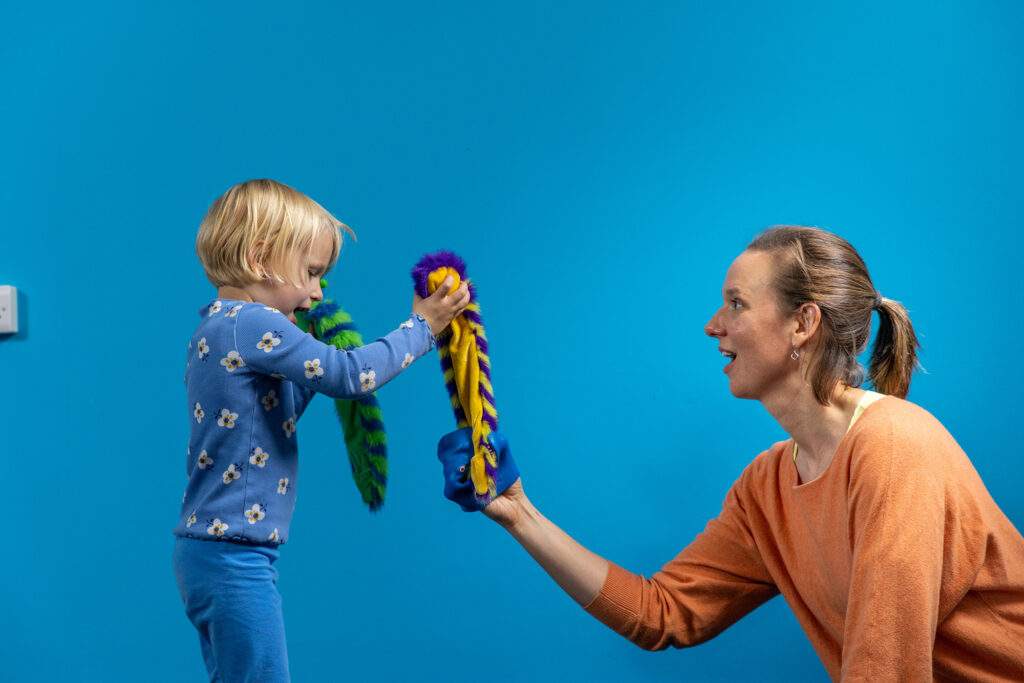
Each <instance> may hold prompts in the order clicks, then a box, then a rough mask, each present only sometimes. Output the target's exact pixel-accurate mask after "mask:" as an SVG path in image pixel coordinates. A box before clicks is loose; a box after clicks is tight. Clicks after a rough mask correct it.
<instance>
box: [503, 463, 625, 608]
mask: <svg viewBox="0 0 1024 683" xmlns="http://www.w3.org/2000/svg"><path fill="white" fill-rule="evenodd" d="M484 514H486V515H487V516H488V517H490V518H491V519H493V520H494V521H496V522H498V523H499V524H501V525H502V526H503V527H505V529H506V530H507V531H508V532H509V533H510V534H511V535H512V537H513V538H515V539H516V540H517V541H518V542H519V545H521V546H523V548H524V549H525V550H526V552H528V553H530V556H531V557H533V559H535V560H536V561H537V564H539V565H540V566H541V567H543V569H544V571H546V572H547V573H548V575H549V576H551V578H552V579H554V580H555V583H557V584H558V585H559V586H561V587H562V590H564V591H565V592H566V593H568V594H569V596H570V597H571V598H572V599H573V600H575V601H576V602H578V603H579V604H580V605H581V606H583V607H586V606H587V605H589V604H590V603H591V602H593V601H594V598H596V597H597V594H598V593H600V592H601V587H602V586H603V585H604V581H605V578H606V577H607V575H608V561H607V560H606V559H604V558H603V557H600V556H599V555H595V554H594V553H592V552H590V551H589V550H587V549H586V548H584V547H583V546H582V545H580V544H579V543H577V542H576V540H575V539H573V538H572V537H571V536H569V534H567V533H565V532H564V531H562V530H561V529H560V528H559V527H557V526H556V525H555V524H553V523H552V522H551V521H550V520H549V519H548V518H547V517H545V516H544V515H542V514H541V513H540V510H538V509H537V508H536V507H534V505H533V503H531V502H530V499H529V498H527V497H526V494H525V493H524V492H523V485H522V482H521V481H516V483H514V484H512V486H511V487H509V489H508V490H507V491H506V492H505V493H504V494H502V495H501V496H499V497H498V498H497V499H495V500H494V501H492V502H491V504H490V505H488V506H487V507H486V508H484Z"/></svg>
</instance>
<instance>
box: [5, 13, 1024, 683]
mask: <svg viewBox="0 0 1024 683" xmlns="http://www.w3.org/2000/svg"><path fill="white" fill-rule="evenodd" d="M428 4H436V3H428ZM619 4H620V3H615V4H612V3H607V4H602V3H594V2H570V3H557V5H558V7H557V8H553V7H551V6H550V5H551V3H523V2H521V3H514V4H511V5H508V6H507V8H505V9H494V8H488V5H489V3H482V4H481V3H463V4H462V6H460V7H450V8H437V7H430V8H427V7H426V5H424V3H404V4H396V3H388V4H385V3H359V4H347V5H345V6H339V4H338V3H326V2H321V3H309V4H305V5H297V6H294V7H290V8H288V9H285V4H282V3H187V2H186V3H124V4H121V5H111V4H109V3H98V4H97V3H89V4H86V5H84V6H83V5H82V4H81V3H74V4H72V3H67V4H66V6H65V7H63V8H61V7H54V6H49V5H33V4H32V3H18V4H13V3H11V4H9V6H8V7H6V8H5V9H4V12H3V14H4V20H3V22H2V24H0V76H2V85H3V96H2V98H0V130H2V133H0V136H2V149H3V157H2V158H3V164H2V169H3V170H2V173H3V180H2V182H0V201H2V207H3V214H2V218H0V234H2V239H0V284H12V285H15V286H17V287H18V288H19V289H20V290H21V292H22V299H21V305H22V308H23V311H22V313H23V315H22V325H23V330H22V332H21V333H20V334H18V335H17V336H15V337H9V338H3V339H0V368H2V370H3V380H2V382H3V384H2V386H3V387H4V388H5V391H4V392H3V395H2V397H0V447H2V451H3V452H2V455H0V480H2V481H3V492H4V493H3V501H4V506H5V514H4V515H3V518H4V529H3V531H4V536H5V540H6V542H5V544H4V546H5V552H4V554H3V555H4V558H5V560H4V561H3V562H2V563H0V602H2V603H3V605H4V607H3V614H4V616H3V618H2V619H0V630H2V631H3V633H2V638H0V653H3V654H4V655H6V656H4V657H3V660H4V662H5V664H4V666H5V667H6V670H5V672H4V678H6V679H7V680H15V681H28V680H33V681H49V680H68V679H70V678H72V677H74V678H75V679H77V680H96V681H137V680H147V681H194V680H201V679H202V676H203V669H202V665H201V661H200V657H199V651H198V647H197V643H196V641H195V636H194V634H193V632H192V630H191V627H190V626H189V624H188V623H187V621H186V620H185V617H184V616H183V613H182V610H181V607H180V602H179V598H178V596H177V593H176V589H175V586H174V581H173V577H172V574H171V570H170V562H169V556H170V550H171V545H172V539H171V536H170V529H171V526H172V525H173V523H174V520H175V516H176V514H177V510H178V503H179V501H180V495H181V490H182V487H183V484H184V450H185V439H186V429H187V424H188V423H187V415H186V412H185V408H184V406H183V393H182V386H181V373H182V370H183V368H182V358H183V352H184V346H185V344H186V342H187V340H188V338H189V335H190V333H191V331H192V329H193V328H194V326H195V324H196V322H197V320H198V318H197V315H196V311H197V309H198V308H199V307H200V306H201V305H202V304H204V303H205V302H206V301H208V300H209V299H210V298H211V294H212V289H211V287H210V286H209V285H208V284H207V283H206V282H205V280H204V278H203V274H202V270H201V269H200V267H199V265H198V263H197V261H196V258H195V256H194V253H193V239H194V234H195V231H196V228H197V226H198V223H199V220H200V218H201V217H202V214H203V212H204V211H205V209H206V207H207V206H208V204H209V202H210V201H211V200H212V199H213V198H214V197H215V196H216V195H218V194H219V193H220V192H222V191H223V190H224V189H225V188H226V187H227V186H228V185H230V184H232V183H234V182H236V181H239V180H242V179H245V178H251V177H257V176H270V177H274V178H277V179H280V180H282V181H285V182H287V183H290V184H292V185H294V186H295V187H297V188H299V189H301V190H303V191H305V192H307V193H308V194H310V195H311V196H313V197H314V198H315V199H317V200H318V201H320V202H321V203H323V204H324V205H325V206H326V207H328V208H329V209H331V210H332V211H334V212H335V213H336V214H337V215H338V217H339V218H341V219H342V220H344V221H346V222H348V223H350V224H351V225H352V226H354V227H355V228H356V230H357V231H358V233H359V242H358V244H355V245H350V246H348V247H347V248H346V251H345V253H344V254H343V255H342V258H341V260H340V262H339V265H338V267H337V268H336V270H335V272H334V273H333V274H332V276H331V282H332V284H331V287H332V289H333V291H334V292H335V293H336V295H337V296H338V297H339V298H340V299H341V300H342V301H343V302H344V304H345V305H346V307H348V308H349V309H350V310H351V311H352V313H353V315H354V316H355V317H356V320H357V321H358V322H359V323H360V326H361V328H362V330H363V331H364V333H365V334H366V335H368V336H374V335H377V334H381V333H383V332H385V331H387V330H389V329H391V327H392V326H393V325H395V324H396V323H397V322H399V321H400V320H401V319H402V318H403V316H405V315H406V313H407V312H408V310H409V299H410V286H409V280H408V275H407V272H408V269H409V267H410V266H411V265H412V264H413V263H414V262H415V260H416V259H417V258H418V257H419V255H420V254H422V253H423V252H425V251H428V250H433V249H436V248H440V247H447V248H452V249H455V250H457V251H459V252H461V253H462V254H463V255H464V256H465V257H466V259H467V260H468V262H469V263H470V266H471V271H472V274H473V275H474V276H475V279H476V282H477V284H478V286H479V290H480V293H481V297H482V302H483V306H484V315H485V320H486V322H487V324H488V331H489V334H490V337H491V342H492V351H493V354H492V359H493V364H494V378H495V388H496V394H497V400H498V406H499V408H500V410H501V418H502V425H503V430H504V431H506V432H507V433H508V435H509V436H510V438H511V440H512V444H513V448H514V450H515V452H516V454H517V456H518V460H519V461H520V465H521V467H522V469H523V470H524V473H525V481H526V487H527V490H528V492H529V493H530V494H531V497H532V498H533V499H534V501H535V502H536V504H537V505H538V506H539V507H540V508H541V509H542V510H543V511H544V512H545V513H546V514H547V515H548V516H550V517H551V518H552V519H553V520H555V521H556V522H557V523H559V524H561V525H562V526H564V528H565V529H566V530H567V531H569V532H570V533H571V534H573V535H575V536H576V537H577V538H578V539H579V540H581V541H582V542H583V543H585V544H587V545H588V546H590V547H591V548H593V549H594V550H595V551H597V552H600V553H601V554H603V555H605V556H607V557H609V558H610V559H613V560H615V561H617V562H618V563H620V564H622V565H624V566H626V567H628V568H631V569H633V570H635V571H640V572H644V573H651V572H653V571H654V570H656V569H657V568H658V567H659V566H660V565H661V563H662V562H664V561H666V560H668V559H669V558H671V557H672V556H673V555H674V554H675V553H676V552H677V551H678V550H679V549H681V548H682V547H683V546H685V545H686V544H687V543H688V542H689V541H690V540H691V539H692V538H693V536H694V535H695V534H696V533H697V532H698V531H700V530H701V529H702V528H703V526H704V524H705V522H706V520H707V519H708V518H709V517H711V516H713V515H715V514H716V513H717V510H718V508H719V506H720V504H721V501H722V498H723V497H724V494H725V491H726V489H727V488H728V486H729V485H730V484H731V483H732V481H733V480H734V479H735V477H736V476H737V475H738V474H739V472H740V471H741V469H742V468H743V466H744V464H745V463H747V462H748V461H749V460H750V459H751V458H752V457H753V456H755V455H756V454H757V453H758V452H759V451H761V450H762V449H763V448H765V447H767V446H768V445H769V444H770V443H772V442H773V441H775V440H777V439H780V438H782V434H781V432H780V430H779V428H778V426H777V425H776V424H774V423H773V422H772V421H771V419H770V418H769V417H768V416H767V414H766V413H765V412H764V411H763V409H762V408H761V407H760V406H759V405H757V404H755V403H750V402H741V401H737V400H735V399H733V398H731V397H730V395H729V393H728V389H727V385H726V379H725V377H724V376H723V375H722V374H721V365H722V361H721V359H720V358H719V356H718V355H717V354H716V352H715V346H716V345H715V343H714V342H713V341H710V340H708V339H706V338H705V337H704V336H703V334H702V325H703V324H704V322H705V321H706V320H707V319H708V317H709V316H710V315H711V314H712V312H713V311H714V310H715V308H716V307H717V306H718V305H719V301H720V299H719V288H720V286H721V282H722V279H723V277H724V274H725V270H726V268H727V266H728V264H729V262H730V261H731V259H732V258H733V257H734V256H735V255H736V254H737V253H738V252H739V251H740V250H741V249H742V247H743V245H745V244H746V242H747V241H748V240H749V239H750V238H751V237H752V236H753V235H754V234H755V233H756V232H757V231H759V230H760V229H761V228H763V227H765V226H767V225H769V224H772V223H780V222H797V223H806V224H816V225H822V226H825V227H828V228H831V229H834V230H836V231H837V232H839V233H841V234H842V235H844V236H845V237H847V238H848V239H850V240H851V241H852V242H853V243H854V244H855V245H856V246H857V247H858V248H859V249H860V250H861V252H862V253H863V255H864V257H865V259H866V260H867V262H868V264H869V266H870V268H871V271H872V274H873V276H874V278H875V281H876V284H877V286H878V288H879V289H880V290H881V291H882V293H884V294H885V295H886V296H889V297H892V298H896V299H901V300H903V301H904V302H906V304H907V305H908V306H909V308H910V310H911V312H912V315H913V319H914V322H915V324H916V326H917V328H918V330H919V331H920V334H921V337H922V341H923V344H924V353H923V362H924V365H925V366H926V367H927V370H928V372H927V374H921V375H919V376H918V377H917V378H916V380H915V383H914V386H913V390H912V393H911V398H912V399H913V400H915V401H916V402H918V403H920V404H921V405H923V406H925V407H926V408H928V409H929V410H931V411H932V412H933V413H935V414H936V415H937V416H938V417H939V418H940V419H941V420H943V421H944V422H945V424H946V425H947V426H948V427H949V428H950V430H951V431H952V432H953V433H954V434H955V435H956V436H957V438H958V439H959V440H960V442H961V443H962V444H963V445H964V447H965V448H966V450H967V451H968V453H969V454H970V455H971V457H972V459H973V460H974V462H975V464H976V466H977V468H978V469H979V470H980V472H981V474H982V477H983V478H984V480H985V482H986V483H987V485H988V486H989V489H990V490H991V492H992V494H993V495H994V497H995V499H996V501H997V502H998V503H999V504H1000V505H1001V506H1002V507H1003V509H1004V510H1005V511H1006V513H1007V514H1008V515H1009V517H1010V518H1011V520H1013V521H1014V523H1015V524H1016V525H1017V526H1018V528H1021V527H1024V494H1022V490H1024V475H1022V474H1021V469H1020V464H1019V463H1020V460H1019V458H1020V443H1021V441H1022V436H1024V434H1022V426H1021V421H1020V419H1019V415H1018V413H1019V407H1018V404H1019V395H1018V390H1019V387H1020V386H1021V385H1022V380H1024V376H1022V370H1021V365H1020V363H1019V362H1018V360H1017V356H1018V354H1019V352H1020V350H1021V347H1020V339H1021V336H1022V333H1024V330H1022V326H1021V317H1020V311H1019V308H1020V305H1021V294H1020V284H1019V274H1018V273H1017V269H1018V268H1019V265H1020V259H1021V256H1020V254H1021V251H1022V249H1024V238H1022V237H1021V232H1020V225H1021V219H1022V209H1024V194H1022V193H1021V191H1020V188H1021V185H1022V181H1024V174H1022V172H1021V167H1020V159H1021V156H1022V152H1024V133H1022V128H1021V126H1020V122H1021V120H1022V119H1024V107H1022V98H1021V95H1020V88H1019V86H1020V83H1021V81H1022V75H1024V74H1022V59H1024V43H1022V42H1021V41H1020V33H1021V23H1022V19H1024V8H1022V6H1021V5H1020V3H1015V2H975V3H949V2H916V3H895V4H894V3H868V4H864V3H857V4H856V5H854V4H849V3H842V4H841V5H840V4H839V3H836V4H835V6H833V7H825V6H823V4H822V3H820V2H806V3H760V5H761V8H760V9H752V8H751V7H750V4H751V3H744V2H721V3H678V2H670V3H639V4H637V3H633V4H632V6H631V9H630V10H629V11H628V12H626V11H625V10H623V9H621V8H620V7H616V5H619ZM712 5H713V9H712V8H711V6H712ZM380 396H381V400H382V402H383V404H384V408H385V415H386V420H387V425H388V428H389V435H390V439H391V451H392V458H393V461H392V471H393V476H392V480H391V486H390V490H389V494H388V495H389V498H388V502H387V505H386V508H385V511H384V512H383V513H382V514H380V515H377V516H370V515H369V514H367V513H366V512H365V510H364V509H363V508H362V506H361V504H360V503H359V501H358V497H357V495H356V492H355V489H354V486H353V484H352V483H351V481H350V480H349V475H348V471H347V465H346V463H345V460H344V454H343V451H342V449H341V447H340V432H339V429H338V427H337V424H336V423H335V421H334V418H333V415H332V412H331V404H330V402H329V401H327V400H323V399H318V400H317V401H315V402H314V404H313V406H312V407H311V408H310V410H309V412H308V413H307V414H306V417H305V418H304V419H303V421H302V423H301V425H300V433H301V436H302V459H303V482H302V484H303V490H302V492H301V496H300V498H301V502H300V503H299V505H298V510H297V515H296V519H295V523H294V525H293V527H292V541H291V543H289V545H288V546H286V547H285V548H284V551H283V557H282V559H281V561H280V564H279V567H280V570H281V582H280V585H281V590H282V592H283V595H284V599H285V616H286V621H287V627H288V637H289V645H290V652H291V661H292V671H293V673H294V677H295V679H296V680H297V681H325V680H349V679H351V680H356V679H357V678H365V677H370V676H373V677H374V679H376V680H386V681H397V680H442V677H445V676H449V677H450V678H448V679H447V680H453V681H478V680H481V678H482V679H483V680H502V681H505V680H520V681H557V680H604V681H626V680H629V681H633V680H636V681H647V680H678V679H680V678H685V679H687V680H738V679H752V678H758V679H760V680H779V681H782V680H797V679H800V680H821V679H824V678H825V674H824V669H823V668H822V667H821V665H820V663H819V662H818V660H817V658H816V656H815V655H814V652H813V651H812V649H811V647H810V645H809V644H808V642H807V641H806V639H805V637H804V636H803V634H802V632H801V631H800V629H799V627H798V626H797V624H796V622H795V620H794V618H793V617H792V615H791V614H790V612H789V610H788V608H787V607H786V606H785V604H784V602H783V601H782V600H781V599H776V600H773V601H772V602H770V603H769V604H768V605H766V606H764V607H762V608H761V609H759V610H757V611H756V612H755V613H754V614H752V615H750V616H749V617H748V618H746V619H745V620H743V621H742V622H740V623H739V624H737V625H736V626H734V627H733V628H732V629H730V630H729V631H727V632H726V633H725V634H723V635H722V636H720V637H719V638H717V639H716V640H714V641H712V642H711V643H709V644H707V645H704V646H701V647H698V648H695V649H692V650H687V651H672V652H664V653H658V654H650V653H645V652H642V651H640V650H638V649H636V648H634V647H633V646H632V645H630V644H628V643H627V642H626V641H624V640H622V639H620V638H619V637H618V636H617V635H615V634H614V633H612V632H611V631H608V630H606V629H605V628H604V627H603V626H601V625H600V624H598V623H597V622H595V621H593V620H592V619H591V618H590V617H589V616H587V615H586V614H584V613H583V612H582V611H581V610H580V609H579V608H578V607H576V605H575V604H574V603H572V601H571V600H569V598H567V597H566V596H564V595H563V594H562V593H561V592H560V591H559V590H558V589H557V587H555V585H554V584H553V583H552V582H550V581H549V580H548V579H547V578H546V576H545V575H544V574H543V573H542V572H541V570H540V569H539V568H538V567H537V566H536V565H534V564H533V563H532V561H531V560H530V559H529V557H528V556H527V555H526V554H525V553H524V552H523V551H522V550H521V549H520V548H518V547H517V546H516V545H515V544H514V543H513V542H512V540H511V539H510V538H509V537H507V536H505V535H504V534H503V532H501V531H500V530H499V529H498V528H497V527H496V526H494V525H493V524H491V523H489V522H488V521H487V520H486V519H484V518H483V517H481V516H479V515H465V514H463V513H461V512H459V511H458V510H457V509H456V508H455V507H454V506H453V505H451V504H449V503H447V502H446V501H445V500H444V499H442V497H441V495H440V489H441V480H440V477H439V471H438V467H437V465H436V461H435V459H434V444H435V442H436V439H437V437H438V436H440V435H441V434H442V433H444V432H445V431H447V430H448V429H450V428H451V426H452V425H451V417H450V414H449V411H448V408H447V406H446V399H445V393H444V389H443V386H442V382H441V378H440V375H439V371H438V369H437V367H436V359H433V360H430V361H429V362H424V363H420V364H417V365H416V366H415V367H413V368H412V369H411V371H410V372H409V373H408V375H407V376H403V377H402V378H401V379H400V380H399V381H397V382H396V383H395V384H393V385H391V386H388V387H387V388H386V389H385V390H384V391H382V392H381V395H380ZM481 606H483V609H481Z"/></svg>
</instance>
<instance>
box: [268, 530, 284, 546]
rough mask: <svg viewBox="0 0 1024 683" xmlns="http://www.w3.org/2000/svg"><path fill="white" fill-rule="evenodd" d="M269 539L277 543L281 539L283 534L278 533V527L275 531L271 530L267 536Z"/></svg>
mask: <svg viewBox="0 0 1024 683" xmlns="http://www.w3.org/2000/svg"><path fill="white" fill-rule="evenodd" d="M267 540H268V541H270V542H271V543H277V542H278V541H280V540H281V535H280V534H278V533H277V529H274V530H273V531H271V532H270V535H269V536H267Z"/></svg>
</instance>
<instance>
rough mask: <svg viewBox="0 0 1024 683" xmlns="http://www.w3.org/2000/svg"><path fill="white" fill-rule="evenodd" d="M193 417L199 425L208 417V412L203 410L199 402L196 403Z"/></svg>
mask: <svg viewBox="0 0 1024 683" xmlns="http://www.w3.org/2000/svg"><path fill="white" fill-rule="evenodd" d="M192 416H193V417H195V418H196V423H197V424H198V423H200V422H202V421H203V418H204V417H206V412H205V411H204V410H203V407H202V406H201V405H199V401H196V405H195V407H194V408H193V409H192Z"/></svg>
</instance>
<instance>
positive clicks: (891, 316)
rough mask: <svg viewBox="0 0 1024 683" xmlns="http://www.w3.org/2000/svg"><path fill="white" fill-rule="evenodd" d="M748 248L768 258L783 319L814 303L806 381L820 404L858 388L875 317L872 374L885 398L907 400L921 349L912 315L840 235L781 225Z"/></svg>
mask: <svg viewBox="0 0 1024 683" xmlns="http://www.w3.org/2000/svg"><path fill="white" fill-rule="evenodd" d="M747 249H749V250H752V251H760V252H766V253H768V254H771V255H772V256H773V257H774V262H775V276H774V283H773V284H774V287H775V290H776V293H777V294H778V298H779V305H780V307H781V308H782V310H783V311H785V312H790V311H795V310H796V309H798V308H799V307H800V306H801V305H803V304H806V303H814V304H817V305H818V308H820V309H821V326H820V327H819V329H818V340H817V342H816V346H815V352H814V353H813V355H812V357H811V364H810V366H809V367H808V376H809V377H810V381H811V386H812V387H813V388H814V396H815V398H816V399H817V400H818V402H819V403H821V404H823V405H828V404H829V403H831V398H832V395H833V393H834V392H835V388H836V385H837V384H839V383H840V382H842V383H843V384H845V385H847V386H851V387H859V386H860V385H861V383H862V382H863V381H864V368H863V367H861V365H860V363H858V362H857V356H858V354H860V353H861V352H862V351H863V350H864V349H865V347H866V346H867V342H868V337H869V335H870V333H871V311H872V310H877V311H878V319H879V330H878V337H877V338H876V339H875V345H874V348H873V349H872V350H871V365H870V368H869V370H868V375H869V376H870V378H871V383H872V384H873V385H874V386H875V388H876V389H877V390H878V391H880V392H881V393H883V394H891V395H893V396H898V397H900V398H905V397H906V395H907V392H908V391H909V390H910V375H911V373H913V371H914V369H915V368H916V367H917V350H918V348H920V344H918V341H917V336H916V335H915V334H914V327H913V326H912V325H911V324H910V316H909V315H908V313H907V309H906V308H904V307H903V305H902V304H901V303H899V302H898V301H893V300H892V299H886V298H883V297H882V296H881V295H879V294H878V292H877V291H876V290H875V286H874V285H873V284H872V283H871V277H870V276H869V275H868V269H867V266H866V265H865V264H864V260H863V259H862V258H861V257H860V254H858V253H857V250H856V249H854V248H853V246H852V245H851V244H850V243H849V242H847V241H846V240H844V239H843V238H842V237H839V236H838V235H833V234H832V233H830V232H828V231H826V230H821V229H819V228H808V227H802V226H792V225H780V226H775V227H772V228H769V229H768V230H766V231H765V232H763V233H761V234H760V235H758V236H757V237H756V238H754V241H753V242H751V243H750V245H749V246H748V247H747Z"/></svg>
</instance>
